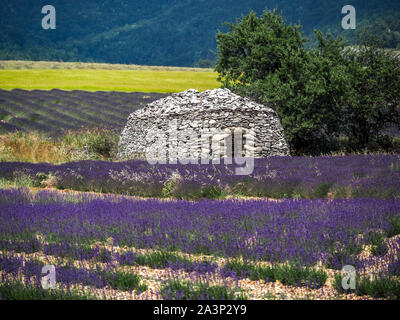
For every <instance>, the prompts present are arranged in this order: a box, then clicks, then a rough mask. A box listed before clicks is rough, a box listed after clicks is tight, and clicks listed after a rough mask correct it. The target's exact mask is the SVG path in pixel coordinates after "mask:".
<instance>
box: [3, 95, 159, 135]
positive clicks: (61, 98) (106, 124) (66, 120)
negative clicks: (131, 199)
mask: <svg viewBox="0 0 400 320" xmlns="http://www.w3.org/2000/svg"><path fill="white" fill-rule="evenodd" d="M164 96H165V94H161V93H141V92H129V93H126V92H116V91H110V92H108V91H104V92H103V91H98V92H88V91H81V90H73V91H63V90H58V89H53V90H32V91H28V90H21V89H14V90H11V91H7V90H1V89H0V133H6V132H12V131H21V130H22V131H27V132H29V131H33V130H35V131H39V132H44V133H47V134H49V133H50V134H52V135H54V134H61V133H62V132H63V131H67V130H77V129H81V128H88V127H89V128H90V127H96V128H99V127H101V128H108V129H115V130H117V131H121V130H122V128H123V127H124V125H125V122H126V119H127V117H128V115H129V114H130V113H131V112H133V111H134V110H135V109H137V108H139V107H141V106H143V105H145V104H147V103H149V102H151V101H153V100H157V99H160V98H161V97H164Z"/></svg>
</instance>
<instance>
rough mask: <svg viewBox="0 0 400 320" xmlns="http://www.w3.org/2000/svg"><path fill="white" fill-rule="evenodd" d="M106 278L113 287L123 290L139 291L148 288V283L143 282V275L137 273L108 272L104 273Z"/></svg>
mask: <svg viewBox="0 0 400 320" xmlns="http://www.w3.org/2000/svg"><path fill="white" fill-rule="evenodd" d="M104 279H105V280H106V281H108V282H109V283H110V286H111V288H113V289H117V290H122V291H129V290H135V291H136V292H138V293H141V292H143V291H146V290H147V285H146V284H145V283H143V282H141V277H140V276H139V275H137V274H135V273H128V272H123V271H116V272H108V273H106V274H105V275H104Z"/></svg>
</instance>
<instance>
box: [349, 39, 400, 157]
mask: <svg viewBox="0 0 400 320" xmlns="http://www.w3.org/2000/svg"><path fill="white" fill-rule="evenodd" d="M348 56H349V58H350V60H351V62H352V63H351V64H350V65H349V66H350V67H349V71H348V72H349V73H350V74H351V77H352V86H351V88H350V92H349V94H348V97H347V104H346V105H345V108H344V110H343V115H344V123H345V126H344V132H345V134H346V135H347V136H348V137H349V139H350V147H351V148H352V149H353V150H360V149H368V148H369V149H371V148H375V147H373V146H374V145H375V146H376V145H379V144H383V143H384V142H385V141H388V137H385V136H384V135H382V130H383V129H385V128H386V127H387V126H388V125H397V128H398V129H400V59H399V56H398V54H396V53H395V52H393V51H391V50H384V49H383V48H382V43H379V42H377V41H376V40H375V39H364V40H363V43H362V45H361V46H360V47H358V48H357V49H355V50H352V51H350V52H348ZM383 147H384V146H383Z"/></svg>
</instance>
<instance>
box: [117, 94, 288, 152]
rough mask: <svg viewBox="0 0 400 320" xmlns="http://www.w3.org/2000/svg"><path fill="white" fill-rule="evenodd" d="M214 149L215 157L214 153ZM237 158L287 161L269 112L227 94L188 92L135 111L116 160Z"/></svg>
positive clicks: (276, 123) (281, 135) (283, 143)
mask: <svg viewBox="0 0 400 320" xmlns="http://www.w3.org/2000/svg"><path fill="white" fill-rule="evenodd" d="M207 130H208V131H207ZM204 132H209V133H211V136H210V137H209V136H207V135H205V134H204ZM235 133H236V134H237V135H235ZM193 136H194V138H193ZM239 136H241V141H240V139H236V138H237V137H239ZM189 137H190V138H189ZM238 143H239V144H240V145H238ZM217 146H219V147H220V149H219V150H220V153H216V152H215V147H217ZM235 150H236V151H235ZM238 150H239V151H238ZM240 150H242V151H240ZM237 152H239V153H241V155H242V156H248V155H250V154H252V155H253V156H254V157H266V156H275V155H288V154H289V147H288V144H287V142H286V140H285V137H284V131H283V128H282V125H281V123H280V121H279V118H278V115H277V114H276V112H275V111H274V110H273V109H271V108H269V107H267V106H265V105H262V104H258V103H255V102H253V101H251V100H249V99H248V98H243V97H240V96H238V95H236V94H234V93H232V92H231V91H230V90H228V89H214V90H207V91H204V92H199V91H197V90H194V89H189V90H187V91H185V92H180V93H174V94H172V95H171V96H168V97H165V98H162V99H160V100H157V101H154V102H152V103H150V104H148V105H147V106H145V107H144V108H141V109H138V110H136V111H135V112H133V113H131V114H130V115H129V117H128V121H127V124H126V126H125V128H124V130H123V131H122V134H121V137H120V141H119V145H118V156H119V158H121V159H131V158H143V159H144V158H148V155H149V154H152V155H154V157H153V158H159V159H172V158H174V157H175V158H177V159H179V160H180V159H187V158H193V157H195V158H202V159H203V158H206V159H213V158H215V156H216V155H217V156H218V157H227V156H229V155H231V154H235V155H236V153H237ZM146 155H147V156H146Z"/></svg>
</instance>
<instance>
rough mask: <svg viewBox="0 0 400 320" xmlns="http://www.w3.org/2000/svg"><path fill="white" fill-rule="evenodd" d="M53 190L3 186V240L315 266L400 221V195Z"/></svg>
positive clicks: (0, 227)
mask: <svg viewBox="0 0 400 320" xmlns="http://www.w3.org/2000/svg"><path fill="white" fill-rule="evenodd" d="M53 194H54V193H51V192H49V191H41V192H39V193H37V194H36V195H35V199H34V200H32V199H30V200H29V201H28V200H27V201H24V200H23V199H24V197H26V192H25V193H24V191H23V190H13V191H10V190H1V191H0V199H3V200H2V201H1V203H0V211H1V213H2V214H1V216H0V234H1V235H2V237H3V238H4V239H10V238H12V237H15V235H17V234H20V235H31V236H32V235H34V234H36V233H40V234H43V235H44V236H45V237H51V240H52V241H59V242H61V241H66V242H73V243H88V242H93V241H106V240H107V239H109V238H110V237H111V238H112V239H113V243H114V245H117V246H131V247H136V248H152V249H166V250H180V251H183V252H187V253H193V254H199V253H201V254H210V255H219V256H227V257H239V256H242V257H245V258H248V259H255V260H265V261H271V262H283V261H287V260H289V261H293V262H298V263H302V264H305V265H313V264H315V263H316V262H317V261H319V260H322V261H324V262H329V261H330V260H332V259H333V258H335V257H336V254H337V252H338V250H342V248H345V250H344V251H340V252H341V254H342V256H343V259H342V262H346V261H345V260H346V259H347V260H348V259H351V258H352V257H354V256H355V255H357V254H358V253H359V251H357V250H353V248H358V247H362V245H363V244H360V242H359V235H360V234H365V233H367V232H369V230H370V229H371V228H374V229H380V230H383V232H389V231H390V230H391V229H392V227H393V224H392V223H393V221H396V219H400V217H399V213H400V200H399V199H392V200H380V199H354V200H333V201H331V202H327V201H325V200H285V201H283V202H280V203H276V202H269V201H261V200H251V201H235V200H227V201H210V200H205V201H201V202H188V201H159V200H153V199H149V200H132V199H128V198H121V197H112V196H107V197H105V198H104V199H94V198H93V196H92V197H88V198H86V196H85V195H79V196H77V198H76V200H77V201H76V202H77V203H74V202H75V201H74V202H73V203H71V197H73V196H72V195H63V196H60V195H59V196H58V199H56V201H54V200H53V201H52V200H51V199H52V195H53ZM62 197H64V199H63V200H62V201H60V198H61V199H62ZM21 200H22V201H21ZM347 249H349V250H347ZM350 249H351V250H350Z"/></svg>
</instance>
